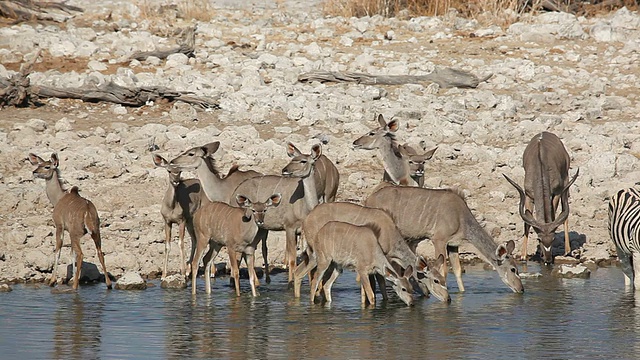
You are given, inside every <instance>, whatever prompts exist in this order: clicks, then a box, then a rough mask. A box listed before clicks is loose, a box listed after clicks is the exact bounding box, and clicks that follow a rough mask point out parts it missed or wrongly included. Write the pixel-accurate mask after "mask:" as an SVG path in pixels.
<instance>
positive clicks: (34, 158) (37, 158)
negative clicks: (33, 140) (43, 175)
mask: <svg viewBox="0 0 640 360" xmlns="http://www.w3.org/2000/svg"><path fill="white" fill-rule="evenodd" d="M29 162H30V163H31V165H40V164H42V163H43V162H44V160H43V159H42V158H41V157H40V156H38V155H36V154H34V153H29Z"/></svg>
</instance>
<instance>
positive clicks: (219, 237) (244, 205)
mask: <svg viewBox="0 0 640 360" xmlns="http://www.w3.org/2000/svg"><path fill="white" fill-rule="evenodd" d="M280 198H281V196H280V194H273V195H271V196H269V197H268V198H267V200H266V201H265V202H263V203H261V202H252V201H251V200H250V198H248V197H246V196H244V195H240V194H238V195H236V203H237V205H238V206H239V207H235V206H231V205H229V204H227V203H224V202H220V201H213V202H205V203H203V204H202V206H201V207H200V209H199V210H198V211H197V212H196V213H195V215H194V218H193V225H194V228H195V232H196V239H197V243H196V251H195V255H194V257H193V260H192V261H191V293H192V294H193V295H195V294H196V278H197V275H198V263H199V262H200V259H202V262H203V263H204V265H205V271H204V273H205V277H204V279H205V290H206V292H207V294H210V293H211V277H210V276H208V274H209V273H210V272H211V266H212V264H213V259H214V258H215V257H216V255H217V254H218V252H219V251H220V249H221V248H222V247H224V246H226V247H227V252H228V253H229V265H230V266H231V277H232V278H233V279H234V283H235V289H236V295H237V296H240V271H239V269H238V264H239V262H238V259H237V257H236V253H238V252H239V253H242V254H243V255H245V256H246V262H247V268H248V271H249V283H250V284H251V293H252V294H253V296H257V295H258V293H257V291H256V284H257V280H258V277H257V276H256V271H255V266H254V252H255V247H256V245H257V242H258V241H259V238H257V237H256V234H257V233H258V227H259V226H262V224H263V223H264V219H265V213H266V211H267V209H268V208H270V207H273V206H278V204H279V203H280ZM207 245H208V247H209V250H208V251H207V253H206V254H205V255H204V258H203V256H202V254H203V252H204V250H205V249H206V248H207Z"/></svg>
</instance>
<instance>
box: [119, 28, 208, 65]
mask: <svg viewBox="0 0 640 360" xmlns="http://www.w3.org/2000/svg"><path fill="white" fill-rule="evenodd" d="M177 43H178V47H175V48H172V49H167V50H154V51H138V52H135V53H133V54H132V55H131V56H129V59H130V60H131V59H135V60H139V61H143V60H146V59H147V58H148V57H150V56H155V57H157V58H159V59H166V58H167V56H169V55H171V54H178V53H182V54H185V55H187V56H188V57H194V56H195V54H194V52H195V51H196V28H195V27H188V28H186V29H184V30H183V31H182V37H181V38H180V39H178V41H177Z"/></svg>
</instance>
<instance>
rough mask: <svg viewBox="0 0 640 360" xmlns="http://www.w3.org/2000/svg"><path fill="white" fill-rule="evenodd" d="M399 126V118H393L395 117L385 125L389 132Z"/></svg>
mask: <svg viewBox="0 0 640 360" xmlns="http://www.w3.org/2000/svg"><path fill="white" fill-rule="evenodd" d="M399 128H400V120H395V119H394V120H391V121H389V123H388V124H387V125H386V129H387V131H390V132H396V131H398V129H399Z"/></svg>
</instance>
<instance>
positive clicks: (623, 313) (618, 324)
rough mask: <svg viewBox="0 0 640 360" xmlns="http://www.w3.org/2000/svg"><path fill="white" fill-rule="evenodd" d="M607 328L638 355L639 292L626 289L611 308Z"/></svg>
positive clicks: (639, 350)
mask: <svg viewBox="0 0 640 360" xmlns="http://www.w3.org/2000/svg"><path fill="white" fill-rule="evenodd" d="M609 327H610V328H611V330H612V332H613V333H614V334H615V337H616V338H618V339H620V341H621V342H623V343H626V344H627V346H629V347H630V348H632V349H633V351H634V352H635V353H636V354H640V292H637V291H635V290H634V289H631V288H629V287H627V288H626V289H625V291H624V292H622V293H621V294H620V295H619V296H618V299H617V300H616V303H615V305H614V306H613V307H612V308H611V317H610V323H609Z"/></svg>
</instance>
